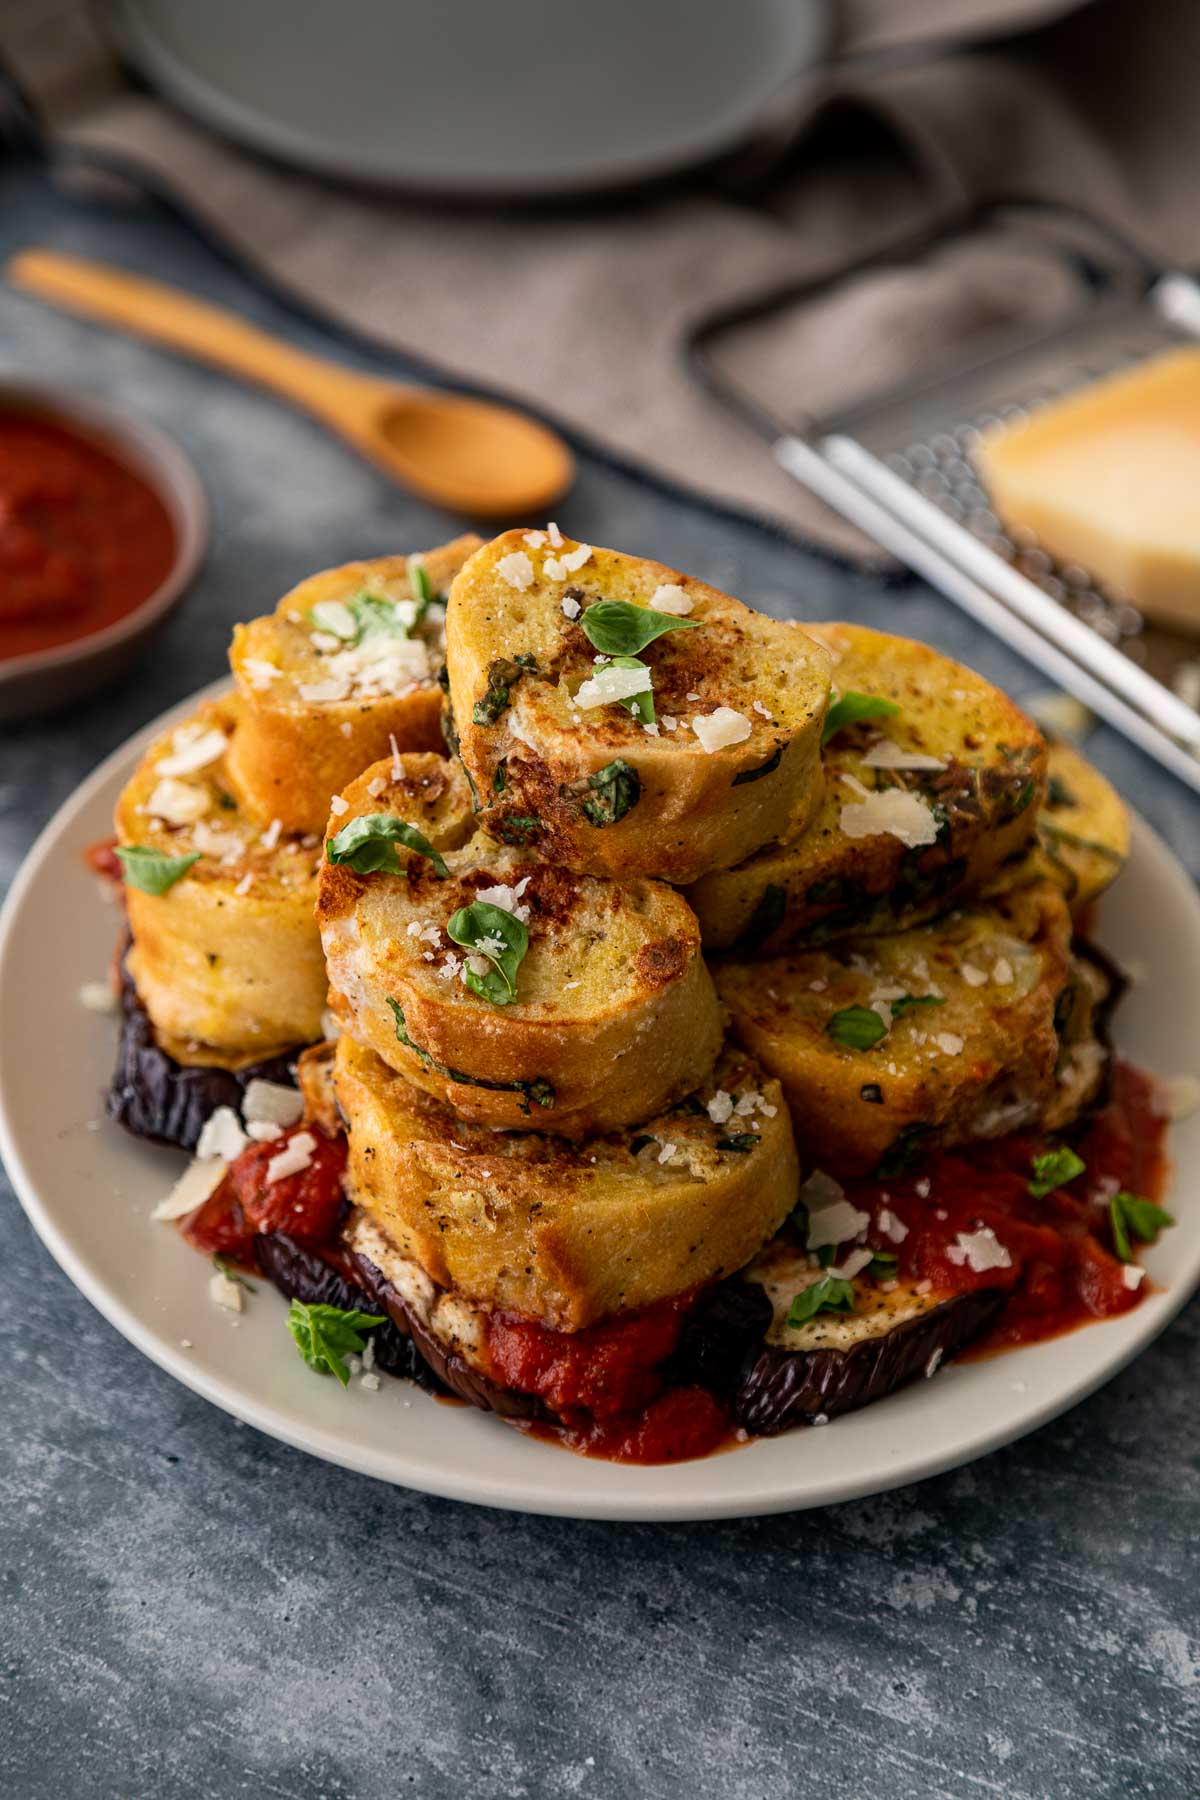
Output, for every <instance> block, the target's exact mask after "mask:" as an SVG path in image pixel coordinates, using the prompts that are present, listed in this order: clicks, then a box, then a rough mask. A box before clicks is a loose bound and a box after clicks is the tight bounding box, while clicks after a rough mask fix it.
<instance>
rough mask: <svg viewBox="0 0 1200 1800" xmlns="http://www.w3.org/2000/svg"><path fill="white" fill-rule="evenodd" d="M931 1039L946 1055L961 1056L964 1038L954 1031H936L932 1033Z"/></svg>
mask: <svg viewBox="0 0 1200 1800" xmlns="http://www.w3.org/2000/svg"><path fill="white" fill-rule="evenodd" d="M933 1041H934V1043H935V1044H936V1045H937V1047H938V1049H939V1050H943V1051H945V1053H946V1055H947V1056H961V1055H962V1051H963V1044H964V1043H965V1041H966V1040H965V1039H964V1038H960V1037H959V1035H958V1033H957V1032H956V1031H938V1032H935V1033H934V1038H933Z"/></svg>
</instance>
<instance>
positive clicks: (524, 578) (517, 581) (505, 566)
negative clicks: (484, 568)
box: [496, 550, 534, 594]
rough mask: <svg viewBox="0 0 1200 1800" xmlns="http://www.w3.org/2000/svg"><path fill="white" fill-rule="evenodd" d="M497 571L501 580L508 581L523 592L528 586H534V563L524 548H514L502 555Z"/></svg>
mask: <svg viewBox="0 0 1200 1800" xmlns="http://www.w3.org/2000/svg"><path fill="white" fill-rule="evenodd" d="M496 573H497V575H499V577H500V579H501V581H507V583H508V585H509V587H514V588H516V589H517V591H518V592H519V593H522V594H523V593H524V592H525V589H526V588H528V587H532V586H533V580H534V575H533V564H532V563H531V562H530V560H529V558H528V556H527V555H526V554H525V552H524V550H512V551H510V552H509V554H508V555H507V556H502V557H501V558H500V561H499V562H498V563H497V564H496Z"/></svg>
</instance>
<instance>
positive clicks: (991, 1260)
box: [946, 1225, 1012, 1275]
mask: <svg viewBox="0 0 1200 1800" xmlns="http://www.w3.org/2000/svg"><path fill="white" fill-rule="evenodd" d="M946 1256H947V1258H948V1259H949V1261H950V1262H952V1263H957V1264H958V1265H959V1267H960V1268H961V1266H962V1265H963V1263H966V1264H967V1266H968V1268H971V1269H973V1270H974V1271H975V1273H976V1275H983V1274H985V1273H986V1272H987V1270H988V1269H1011V1268H1012V1257H1011V1256H1010V1255H1009V1254H1008V1251H1007V1250H1006V1249H1005V1248H1004V1245H1003V1244H1002V1243H1001V1242H1000V1240H999V1239H998V1238H997V1236H996V1234H995V1232H994V1231H993V1230H992V1228H991V1226H990V1225H984V1226H982V1227H981V1228H980V1229H979V1230H978V1231H960V1232H959V1233H958V1236H957V1237H956V1238H955V1240H954V1242H953V1243H952V1244H951V1245H950V1247H949V1249H948V1250H947V1251H946Z"/></svg>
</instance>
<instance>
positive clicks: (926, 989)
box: [717, 882, 1105, 1175]
mask: <svg viewBox="0 0 1200 1800" xmlns="http://www.w3.org/2000/svg"><path fill="white" fill-rule="evenodd" d="M717 987H718V991H719V993H720V996H721V998H722V1000H723V1001H724V1002H725V1004H726V1006H727V1007H728V1008H729V1011H730V1015H731V1020H732V1026H731V1028H732V1031H733V1033H734V1035H735V1036H736V1037H737V1038H738V1040H739V1041H740V1042H741V1043H743V1044H744V1045H745V1046H746V1048H747V1049H748V1050H749V1051H750V1052H751V1053H752V1054H753V1055H754V1056H755V1057H757V1058H758V1060H759V1061H760V1062H761V1063H762V1064H763V1066H764V1067H765V1068H767V1069H769V1070H770V1072H771V1073H772V1074H773V1075H775V1076H777V1077H778V1079H779V1080H780V1081H781V1082H782V1084H783V1090H784V1093H785V1095H786V1097H787V1102H788V1105H789V1106H790V1108H791V1110H792V1119H793V1122H794V1124H795V1126H796V1134H797V1137H798V1139H799V1142H800V1145H801V1147H802V1150H803V1152H804V1155H805V1156H806V1158H811V1159H812V1160H813V1161H815V1162H816V1163H817V1165H818V1166H819V1167H820V1168H822V1169H827V1170H829V1171H830V1172H831V1173H833V1174H835V1175H852V1174H864V1173H866V1172H868V1171H869V1170H872V1169H876V1168H878V1169H879V1171H880V1173H883V1174H888V1173H892V1172H894V1169H895V1167H896V1166H898V1165H899V1163H900V1162H901V1159H902V1158H903V1156H904V1154H905V1152H906V1151H907V1150H909V1149H913V1148H915V1147H916V1146H918V1145H919V1146H920V1147H921V1148H922V1149H924V1148H926V1147H934V1146H936V1145H939V1144H953V1143H962V1142H964V1141H967V1140H970V1139H972V1138H981V1137H999V1136H1001V1135H1002V1134H1003V1133H1005V1132H1007V1131H1014V1130H1016V1129H1017V1128H1018V1127H1023V1126H1027V1125H1032V1124H1034V1123H1035V1122H1041V1123H1042V1124H1044V1125H1045V1126H1046V1127H1047V1128H1054V1129H1057V1128H1059V1127H1061V1126H1062V1125H1063V1124H1065V1123H1066V1122H1067V1117H1066V1115H1067V1114H1068V1113H1069V1112H1071V1111H1072V1110H1073V1111H1075V1112H1077V1111H1078V1110H1079V1109H1080V1108H1081V1107H1082V1106H1083V1105H1084V1104H1085V1103H1086V1101H1087V1100H1088V1099H1089V1098H1090V1097H1091V1096H1092V1094H1093V1093H1094V1092H1095V1091H1096V1088H1097V1087H1098V1085H1099V1083H1100V1081H1101V1079H1102V1076H1103V1072H1104V1066H1105V1056H1104V1051H1103V1050H1102V1048H1101V1047H1100V1046H1099V1045H1098V1044H1097V1043H1095V1041H1094V1038H1093V1036H1092V1018H1093V1010H1094V1006H1095V1004H1096V1000H1097V995H1096V993H1095V990H1094V988H1093V985H1092V979H1091V974H1090V971H1088V972H1085V971H1084V970H1083V969H1082V968H1081V967H1080V966H1079V965H1078V964H1077V963H1076V962H1075V961H1074V959H1073V958H1072V955H1071V920H1070V915H1069V913H1068V911H1067V907H1066V904H1065V902H1064V901H1063V899H1062V896H1061V895H1060V894H1059V893H1058V891H1057V890H1056V889H1055V888H1054V887H1053V886H1052V885H1051V884H1050V883H1048V882H1042V883H1038V884H1035V885H1033V886H1030V887H1025V888H1020V889H1018V890H1016V891H1015V892H1014V893H1012V894H1011V895H1008V896H1006V897H1002V898H999V899H997V900H995V901H993V902H992V903H991V904H990V905H987V906H982V905H981V906H979V907H976V908H973V909H971V910H970V911H963V912H957V913H951V914H949V915H948V916H947V917H946V918H944V919H941V920H938V921H937V922H936V923H934V924H932V925H927V926H919V927H916V928H914V929H913V930H911V931H904V932H897V933H895V934H893V935H891V936H888V937H880V938H873V939H869V940H858V941H856V942H853V943H848V944H846V945H841V946H837V947H830V948H829V949H823V950H810V951H806V952H800V953H797V954H796V955H794V956H790V957H778V958H774V959H772V960H770V961H766V962H753V963H741V962H729V963H726V964H725V965H723V966H722V967H721V968H720V969H719V970H718V971H717ZM914 1001H915V1002H916V1004H913V1002H914ZM851 1008H856V1009H864V1010H865V1012H866V1017H865V1019H864V1018H862V1017H860V1015H858V1014H856V1015H854V1017H853V1018H852V1019H849V1020H847V1019H846V1018H845V1014H846V1013H847V1011H848V1010H849V1009H851ZM838 1015H842V1017H841V1019H840V1020H838ZM835 1020H836V1021H837V1022H836V1023H833V1022H834V1021H835ZM889 1021H890V1023H889ZM860 1025H865V1026H866V1028H867V1030H866V1032H865V1036H864V1034H862V1033H857V1032H856V1033H855V1035H856V1036H857V1037H858V1038H859V1041H861V1042H863V1043H864V1044H869V1047H861V1048H860V1047H855V1045H854V1043H853V1042H850V1041H847V1039H848V1037H849V1036H850V1035H851V1030H852V1028H853V1027H855V1026H860ZM879 1027H887V1029H886V1032H885V1033H884V1032H880V1035H879V1037H878V1041H877V1042H874V1043H870V1042H869V1040H870V1037H871V1036H872V1034H873V1033H874V1032H875V1031H876V1030H877V1029H878V1028H879ZM831 1029H832V1031H833V1033H835V1034H836V1035H831Z"/></svg>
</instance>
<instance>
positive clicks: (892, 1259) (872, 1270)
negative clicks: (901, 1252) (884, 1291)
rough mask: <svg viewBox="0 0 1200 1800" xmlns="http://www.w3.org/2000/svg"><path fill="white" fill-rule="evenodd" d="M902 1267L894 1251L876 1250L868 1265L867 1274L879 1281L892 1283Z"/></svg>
mask: <svg viewBox="0 0 1200 1800" xmlns="http://www.w3.org/2000/svg"><path fill="white" fill-rule="evenodd" d="M899 1267H900V1258H899V1257H898V1256H897V1255H896V1252H895V1251H894V1250H876V1252H875V1254H874V1256H873V1257H872V1258H871V1260H870V1262H869V1263H868V1264H867V1274H868V1275H874V1277H875V1279H876V1280H877V1281H890V1280H891V1279H892V1276H893V1275H894V1274H895V1273H896V1270H897V1269H898V1268H899Z"/></svg>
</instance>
